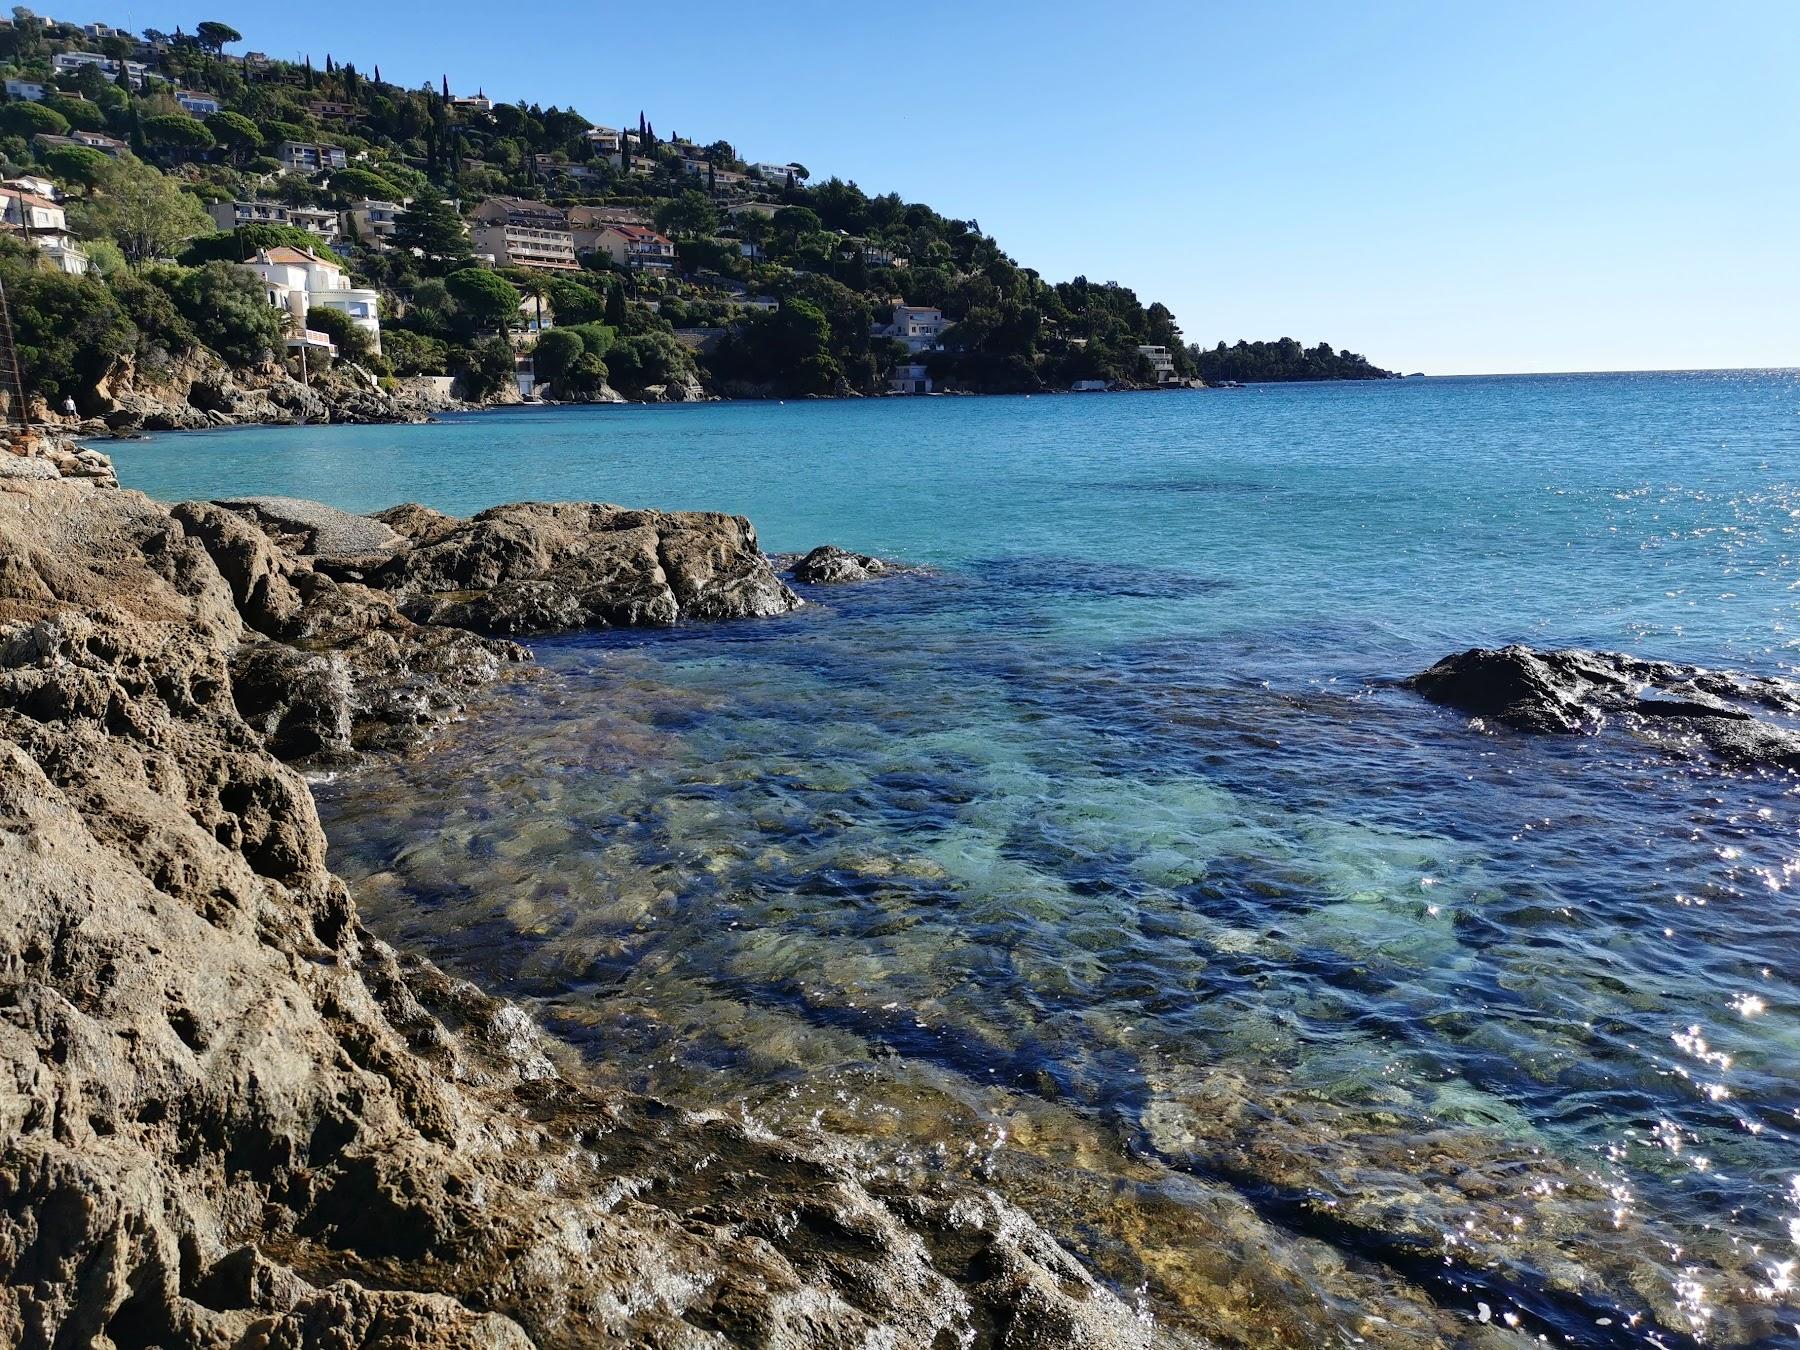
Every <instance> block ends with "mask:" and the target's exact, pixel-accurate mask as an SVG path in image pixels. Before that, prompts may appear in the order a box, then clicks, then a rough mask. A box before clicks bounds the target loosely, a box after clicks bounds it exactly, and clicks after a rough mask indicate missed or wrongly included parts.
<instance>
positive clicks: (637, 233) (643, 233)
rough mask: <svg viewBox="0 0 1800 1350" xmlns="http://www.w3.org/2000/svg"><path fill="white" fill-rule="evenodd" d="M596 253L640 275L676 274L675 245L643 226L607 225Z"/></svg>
mask: <svg viewBox="0 0 1800 1350" xmlns="http://www.w3.org/2000/svg"><path fill="white" fill-rule="evenodd" d="M594 249H595V252H597V253H604V254H606V256H607V257H609V258H611V259H612V260H613V261H614V262H615V263H618V264H619V266H621V267H629V268H631V269H632V270H633V271H636V272H673V271H674V270H675V245H674V243H673V242H672V241H671V240H670V239H669V238H668V237H667V236H666V235H661V234H658V233H657V232H656V231H655V230H652V229H647V228H645V227H644V226H642V225H607V226H604V227H602V228H601V230H600V231H599V233H598V234H597V235H596V236H595V239H594Z"/></svg>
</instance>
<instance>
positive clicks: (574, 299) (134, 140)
mask: <svg viewBox="0 0 1800 1350" xmlns="http://www.w3.org/2000/svg"><path fill="white" fill-rule="evenodd" d="M15 16H16V17H15V21H14V23H13V24H12V26H11V27H10V28H7V29H4V30H0V69H3V73H4V75H5V76H6V91H7V101H6V103H5V104H4V105H0V167H3V168H4V171H5V173H6V174H7V176H8V177H9V179H11V180H13V181H14V182H15V183H16V184H18V187H17V191H19V192H21V193H25V194H26V195H32V194H33V193H35V194H36V195H38V196H42V197H44V198H46V200H45V205H46V206H54V207H55V217H53V216H49V215H46V216H44V217H43V218H42V220H40V221H39V222H38V223H37V224H36V225H35V226H33V225H32V224H30V223H25V224H23V225H22V227H21V228H20V229H18V230H16V231H15V233H18V234H23V235H25V236H27V240H26V242H28V243H31V244H35V245H36V246H37V247H36V249H35V250H31V249H25V248H19V247H11V248H7V249H5V250H4V251H0V279H4V280H5V281H6V282H7V284H8V286H9V289H12V290H13V291H15V292H16V293H17V294H18V295H19V300H20V302H19V303H18V304H16V308H17V309H18V311H19V312H18V313H17V314H16V315H15V322H16V323H17V324H18V327H19V341H20V345H21V351H22V358H23V366H24V374H25V378H26V383H27V385H28V386H29V388H30V391H31V393H32V394H33V395H34V396H35V397H36V398H37V399H41V400H42V402H43V404H45V405H47V406H51V407H59V406H61V403H62V400H63V399H64V398H67V397H72V398H73V399H74V400H75V401H76V403H77V405H78V406H79V407H80V408H81V409H82V410H83V411H84V412H103V413H104V412H108V411H109V410H110V409H111V407H112V403H113V399H112V395H113V394H115V393H116V392H117V391H118V390H119V389H120V388H122V387H126V386H146V387H148V386H155V385H156V382H157V381H158V380H163V381H164V383H167V379H165V376H166V374H167V372H169V371H171V370H174V369H176V368H178V367H182V363H184V362H187V363H190V364H191V363H192V362H193V361H194V360H196V359H211V358H215V357H216V358H217V363H218V364H220V365H222V366H224V367H226V368H228V369H229V370H233V371H240V372H241V371H247V370H259V371H263V372H265V376H263V377H259V378H266V379H269V380H274V379H277V378H278V377H283V376H285V377H293V376H298V377H300V378H302V379H304V380H306V381H308V382H313V381H315V380H316V379H317V378H318V376H319V372H320V371H321V370H323V369H325V368H326V367H328V366H329V364H330V363H331V361H332V360H333V359H335V360H336V361H339V362H349V363H352V364H353V365H354V366H355V367H357V368H359V369H360V370H362V371H366V372H369V375H370V377H371V378H374V379H377V380H380V381H382V382H384V383H385V384H387V385H388V387H392V384H393V381H394V380H396V379H403V378H405V377H414V376H445V375H454V376H455V377H456V379H457V387H458V391H459V392H460V393H461V394H463V395H464V396H466V397H468V398H471V399H475V400H478V401H483V400H493V399H505V398H513V397H517V393H516V392H515V390H516V389H525V388H530V387H532V383H533V382H534V381H535V384H536V387H537V389H538V391H539V392H546V391H547V392H549V393H551V394H553V395H554V396H556V397H560V398H567V399H601V398H605V399H611V398H616V397H619V396H621V395H623V396H626V397H631V398H646V399H669V398H692V397H699V396H702V395H703V394H704V393H714V394H723V395H727V396H738V397H771V396H781V397H791V396H800V395H851V394H874V393H881V392H886V391H889V390H893V391H897V392H925V391H926V390H928V389H941V390H966V391H971V392H1025V391H1036V390H1044V389H1066V388H1069V387H1071V386H1072V385H1074V384H1076V383H1077V382H1089V383H1090V384H1104V385H1109V386H1113V387H1142V386H1153V385H1157V384H1179V383H1183V382H1185V381H1188V380H1190V379H1192V378H1194V377H1196V376H1199V375H1202V374H1208V373H1212V372H1214V371H1218V370H1226V369H1229V370H1231V371H1233V372H1236V371H1237V370H1239V369H1247V368H1248V367H1247V366H1245V364H1244V360H1243V358H1240V357H1238V356H1237V353H1241V352H1243V351H1244V344H1240V346H1239V348H1238V349H1237V353H1225V354H1224V355H1225V356H1226V357H1229V358H1232V359H1233V360H1235V361H1236V364H1230V363H1229V362H1228V363H1221V360H1220V356H1221V353H1219V352H1216V351H1215V352H1201V351H1199V350H1198V349H1195V348H1192V347H1189V346H1187V345H1184V343H1183V342H1182V337H1181V330H1180V328H1179V326H1178V325H1177V323H1176V319H1175V316H1174V315H1173V314H1172V313H1171V312H1170V311H1169V309H1168V308H1167V307H1166V306H1164V305H1162V304H1160V303H1155V302H1151V303H1148V304H1146V303H1144V302H1143V301H1141V300H1140V299H1139V297H1138V296H1137V295H1136V294H1135V293H1134V292H1133V291H1131V290H1130V289H1128V288H1125V287H1122V286H1118V285H1116V284H1114V283H1110V282H1107V283H1096V282H1090V281H1088V280H1087V279H1086V278H1084V277H1077V278H1075V279H1074V280H1073V281H1068V282H1061V283H1054V284H1053V283H1050V282H1048V281H1046V280H1044V278H1042V277H1041V276H1040V275H1039V274H1038V273H1037V272H1035V271H1033V270H1032V269H1030V268H1028V267H1023V266H1021V265H1019V263H1018V262H1017V261H1015V260H1014V259H1013V258H1011V257H1009V256H1008V255H1007V254H1006V253H1005V252H1004V251H1003V249H1002V248H1001V246H1000V244H999V243H998V242H997V241H996V240H995V239H993V238H992V237H991V236H989V235H987V234H985V233H984V232H983V231H982V230H981V229H980V227H979V226H978V225H977V224H976V223H975V222H974V221H965V220H957V219H952V218H949V217H946V216H943V215H941V214H939V213H938V212H937V211H935V210H933V209H932V208H931V207H929V206H927V205H924V204H922V203H916V202H906V201H904V200H903V199H901V198H900V197H899V196H898V195H896V194H892V193H888V194H883V195H871V194H869V193H866V192H865V191H863V190H862V189H861V188H859V187H858V186H857V185H856V184H854V183H850V182H845V181H842V180H840V179H837V178H832V179H830V180H828V181H824V182H813V181H811V175H810V174H809V173H808V172H807V170H806V169H805V167H804V166H803V165H800V164H797V163H753V162H751V161H750V160H749V159H748V158H747V157H746V156H745V155H743V154H740V152H739V150H738V149H737V147H735V146H734V145H733V144H731V143H730V142H729V141H726V140H722V139H718V140H712V141H710V142H707V143H705V144H701V143H699V142H696V141H694V140H690V139H687V138H684V137H680V136H666V137H665V136H661V135H659V134H658V133H657V131H656V129H655V125H654V119H653V118H652V117H650V116H648V115H646V114H644V113H641V112H640V113H637V114H635V115H634V118H632V119H622V120H624V121H625V125H624V127H623V128H622V129H620V128H613V127H608V126H605V125H600V124H596V123H595V122H593V121H591V120H590V119H589V118H588V117H586V116H584V115H582V114H581V113H578V112H576V111H575V110H574V109H573V108H558V107H553V106H552V107H545V106H541V105H539V104H537V103H496V102H494V101H492V100H491V99H489V98H487V97H486V96H485V95H484V94H482V93H480V92H479V91H477V92H476V93H474V94H466V93H465V94H460V95H459V94H457V93H455V92H454V91H453V90H452V89H451V87H450V84H449V81H448V80H447V79H442V80H439V81H438V82H436V83H435V84H427V85H424V86H421V87H419V88H404V87H401V86H399V85H396V84H393V83H391V82H389V81H387V80H385V79H384V78H383V77H382V74H381V68H380V66H379V65H371V66H369V67H367V68H366V70H365V68H363V67H360V66H358V65H357V64H355V63H353V62H350V61H342V62H340V61H338V60H337V59H336V57H335V56H333V55H330V54H325V55H324V56H323V59H322V62H321V63H320V64H319V65H317V66H315V65H314V64H313V61H312V58H310V57H308V58H306V59H305V60H303V61H302V62H300V63H299V64H294V63H291V62H284V61H277V60H271V59H269V58H267V57H265V56H262V55H260V54H259V53H256V52H253V51H252V52H244V51H240V50H236V49H238V48H240V47H241V46H242V44H243V37H242V35H240V34H239V33H238V32H237V31H236V30H235V29H232V28H231V27H230V26H229V25H226V24H223V23H219V22H208V23H202V24H200V25H199V26H198V28H197V29H196V30H195V32H194V33H192V34H188V33H183V32H182V31H180V30H176V31H175V32H173V33H165V32H161V31H158V30H154V29H152V30H146V31H145V32H144V33H142V34H141V35H139V34H133V33H129V32H126V31H123V30H119V29H114V28H111V27H109V26H108V25H106V24H87V25H80V26H77V25H74V24H69V23H63V22H59V21H54V20H47V19H40V18H37V17H36V16H34V15H32V14H31V13H30V12H29V11H25V10H18V11H15ZM21 180H22V181H21ZM59 198H60V200H57V199H59ZM16 210H17V211H18V212H20V213H22V214H32V213H33V212H34V211H35V210H36V208H35V207H33V206H32V205H31V204H29V203H26V202H24V201H23V199H22V198H21V199H20V200H19V201H18V203H17V204H16ZM61 216H66V225H63V226H58V225H57V224H56V223H55V219H56V218H58V217H61ZM62 230H66V232H67V233H66V237H65V236H64V235H63V234H62V233H61V231H62ZM58 241H60V242H58ZM284 249H289V250H293V251H294V252H283V251H282V250H284ZM270 250H274V252H273V253H271V252H270ZM296 255H304V256H296ZM77 257H79V258H80V259H82V266H81V267H78V266H76V259H77ZM308 259H311V261H310V262H309V261H308ZM84 269H85V270H84ZM284 269H285V270H284ZM334 269H336V270H335V271H334ZM339 273H341V275H340V274H339ZM1286 341H1287V340H1284V344H1285V343H1286ZM1284 344H1273V346H1275V347H1277V348H1281V349H1283V350H1285V346H1284ZM1293 345H1295V347H1296V348H1297V344H1293ZM1330 350H1331V349H1330V348H1329V347H1323V348H1319V349H1315V351H1323V352H1327V353H1329V352H1330ZM1312 355H1313V354H1312V353H1307V354H1306V357H1307V359H1306V360H1304V361H1300V362H1298V363H1296V362H1291V361H1290V362H1286V363H1284V364H1279V369H1280V371H1281V372H1282V373H1279V374H1271V375H1249V374H1241V373H1230V374H1225V375H1215V378H1236V379H1247V378H1342V377H1344V374H1345V371H1346V369H1347V368H1348V366H1349V364H1350V361H1351V358H1348V357H1347V356H1346V357H1344V358H1342V359H1339V358H1335V357H1334V358H1333V361H1332V362H1330V363H1327V364H1326V365H1325V366H1324V367H1320V366H1318V364H1317V363H1316V362H1314V361H1313V360H1312ZM1355 360H1356V361H1358V362H1360V358H1355ZM284 364H285V366H286V370H285V372H277V371H274V369H273V368H274V367H277V366H282V365H284ZM1361 367H1362V368H1363V369H1364V370H1365V371H1366V373H1367V374H1368V375H1373V374H1383V373H1385V372H1379V371H1376V370H1375V369H1374V368H1373V367H1369V366H1367V363H1366V362H1363V363H1361ZM183 368H184V367H183ZM1358 377H1366V376H1358ZM171 378H172V377H171ZM177 383H179V380H177ZM290 401H292V400H290Z"/></svg>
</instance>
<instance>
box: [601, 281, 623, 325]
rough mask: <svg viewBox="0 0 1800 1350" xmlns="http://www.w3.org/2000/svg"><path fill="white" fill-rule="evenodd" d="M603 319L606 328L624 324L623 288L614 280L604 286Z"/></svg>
mask: <svg viewBox="0 0 1800 1350" xmlns="http://www.w3.org/2000/svg"><path fill="white" fill-rule="evenodd" d="M604 319H605V322H606V326H607V327H608V328H623V327H624V326H625V288H624V287H623V286H621V285H620V284H619V283H618V282H616V281H615V282H613V283H612V284H611V285H610V286H608V287H607V288H606V313H605V315H604Z"/></svg>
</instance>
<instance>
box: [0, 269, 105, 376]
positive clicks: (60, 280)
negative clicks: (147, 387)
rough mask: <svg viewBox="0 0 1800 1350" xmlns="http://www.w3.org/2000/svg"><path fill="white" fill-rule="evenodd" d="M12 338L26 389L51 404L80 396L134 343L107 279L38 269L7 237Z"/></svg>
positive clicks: (8, 289)
mask: <svg viewBox="0 0 1800 1350" xmlns="http://www.w3.org/2000/svg"><path fill="white" fill-rule="evenodd" d="M6 242H7V247H6V249H5V250H4V251H0V273H4V275H5V279H6V289H7V300H8V302H9V305H10V307H11V310H12V323H13V340H14V342H15V344H16V346H17V348H18V353H19V369H20V374H21V375H22V376H23V377H24V380H25V387H26V389H27V390H29V391H31V392H34V393H37V394H41V395H42V396H43V397H44V398H45V399H46V400H47V401H49V402H50V403H52V404H55V403H59V402H61V401H62V400H63V399H64V398H68V397H72V398H75V399H77V400H80V399H84V398H85V397H86V395H87V393H88V391H89V390H91V389H92V388H93V387H94V385H95V384H96V383H98V382H99V380H100V378H101V377H102V376H103V375H105V374H106V372H107V371H108V370H109V369H110V368H111V366H112V363H113V360H114V358H115V357H116V356H118V355H119V354H120V353H122V352H127V351H130V350H132V349H133V348H134V347H135V346H136V344H137V330H136V329H135V328H133V326H132V323H131V320H130V319H129V318H128V317H127V316H126V314H125V311H124V309H123V308H122V307H121V306H120V304H119V302H118V301H117V300H116V299H115V298H114V296H113V293H112V291H111V290H109V289H108V288H107V286H106V283H105V282H103V281H101V280H100V279H99V278H98V277H94V276H84V277H72V276H67V275H65V274H63V273H62V272H54V271H49V270H47V269H40V268H39V267H38V266H37V263H36V259H35V258H34V257H33V256H32V252H31V250H30V249H29V248H28V247H25V246H22V245H19V244H16V243H14V242H12V241H10V240H9V241H6Z"/></svg>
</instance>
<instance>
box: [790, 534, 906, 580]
mask: <svg viewBox="0 0 1800 1350" xmlns="http://www.w3.org/2000/svg"><path fill="white" fill-rule="evenodd" d="M887 570H888V566H887V564H886V563H884V562H882V561H881V559H880V558H871V557H870V556H869V555H868V554H866V553H852V552H850V551H849V550H848V549H842V548H839V547H838V546H837V545H835V544H820V545H819V546H818V547H817V548H815V549H813V550H812V552H810V553H808V554H806V555H805V556H804V557H801V558H798V559H796V560H795V561H794V564H793V566H792V567H791V568H790V569H789V571H790V572H791V573H792V575H793V578H794V580H795V581H798V582H801V583H803V584H804V585H808V586H834V585H838V584H840V583H842V582H847V581H868V580H869V579H871V578H872V577H878V576H882V575H884V574H885V573H886V572H887Z"/></svg>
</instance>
